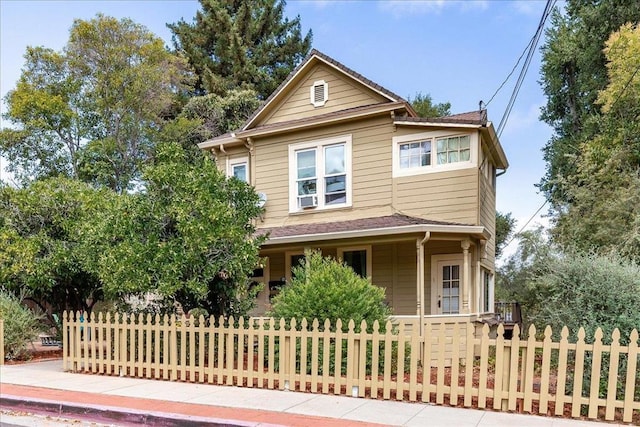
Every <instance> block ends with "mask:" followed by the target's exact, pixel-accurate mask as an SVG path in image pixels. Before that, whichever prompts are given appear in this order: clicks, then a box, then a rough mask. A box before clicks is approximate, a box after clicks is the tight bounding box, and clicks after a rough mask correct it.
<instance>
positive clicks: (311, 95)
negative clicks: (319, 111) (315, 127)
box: [309, 80, 329, 107]
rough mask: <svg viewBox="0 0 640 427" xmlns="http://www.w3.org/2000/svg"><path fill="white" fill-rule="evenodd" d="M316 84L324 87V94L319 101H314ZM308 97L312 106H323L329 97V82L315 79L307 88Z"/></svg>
mask: <svg viewBox="0 0 640 427" xmlns="http://www.w3.org/2000/svg"><path fill="white" fill-rule="evenodd" d="M317 86H322V87H324V95H323V97H322V101H320V102H317V101H316V96H315V95H316V93H315V92H316V87H317ZM309 98H310V101H311V104H313V106H314V107H323V106H324V104H326V103H327V100H328V99H329V83H327V82H325V81H324V80H316V81H315V82H313V84H312V85H311V88H309Z"/></svg>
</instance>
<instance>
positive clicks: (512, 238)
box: [502, 63, 640, 249]
mask: <svg viewBox="0 0 640 427" xmlns="http://www.w3.org/2000/svg"><path fill="white" fill-rule="evenodd" d="M638 72H640V63H639V64H638V66H637V67H636V69H635V70H634V71H633V73H632V74H631V77H629V80H627V82H626V83H625V85H624V87H623V88H622V90H621V91H620V93H618V96H616V99H615V101H613V103H612V104H611V107H610V109H611V110H612V109H613V107H615V105H616V104H617V103H618V101H619V100H620V98H622V95H624V93H625V92H626V91H627V89H628V88H629V85H630V84H631V82H632V81H633V79H634V78H635V76H636V74H638ZM577 161H578V157H577V156H576V157H574V159H573V162H572V167H573V166H575V164H576V163H577ZM548 202H549V201H548V200H546V199H545V201H544V202H543V203H542V205H540V207H539V208H538V210H537V211H536V212H535V213H534V214H533V215H531V217H530V218H529V219H528V220H527V222H526V223H525V224H524V225H523V226H522V227H520V230H519V231H518V232H517V233H514V234H513V236H512V237H511V239H509V241H508V242H507V243H505V244H504V246H503V247H502V248H503V249H504V248H506V247H507V246H509V245H510V244H511V242H513V241H514V240H515V239H516V238H517V237H518V235H520V233H522V232H523V231H524V229H525V228H526V227H527V225H529V223H530V222H531V221H532V220H533V218H535V217H536V215H538V213H539V212H540V211H541V210H542V208H543V207H545V206H546V204H547V203H548Z"/></svg>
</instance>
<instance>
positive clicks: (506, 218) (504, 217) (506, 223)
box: [496, 211, 516, 258]
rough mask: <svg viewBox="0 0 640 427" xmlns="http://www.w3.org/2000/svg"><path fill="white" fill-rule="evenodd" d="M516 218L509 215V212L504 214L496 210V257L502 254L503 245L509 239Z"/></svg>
mask: <svg viewBox="0 0 640 427" xmlns="http://www.w3.org/2000/svg"><path fill="white" fill-rule="evenodd" d="M515 225H516V219H515V218H513V217H512V216H511V212H508V213H506V214H504V213H502V212H497V211H496V258H499V257H500V255H501V254H502V249H504V245H505V244H507V242H508V241H509V240H510V239H511V236H512V235H513V228H514V227H515Z"/></svg>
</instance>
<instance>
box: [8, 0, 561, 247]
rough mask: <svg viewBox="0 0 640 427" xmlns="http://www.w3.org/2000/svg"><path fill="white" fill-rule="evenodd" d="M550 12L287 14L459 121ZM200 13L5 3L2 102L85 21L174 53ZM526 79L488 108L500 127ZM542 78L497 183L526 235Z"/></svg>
mask: <svg viewBox="0 0 640 427" xmlns="http://www.w3.org/2000/svg"><path fill="white" fill-rule="evenodd" d="M544 7H545V1H542V0H524V1H507V0H494V1H480V0H477V1H474V0H469V1H453V0H430V1H373V0H370V1H294V0H290V1H289V2H288V3H287V6H286V14H287V16H289V17H295V16H296V15H300V18H301V22H302V26H303V29H304V31H305V32H306V31H307V30H309V29H311V30H313V47H315V48H316V49H318V50H320V51H322V52H323V53H325V54H327V55H329V56H331V57H333V58H335V59H336V60H338V61H340V62H342V63H343V64H344V65H346V66H348V67H350V68H352V69H354V70H355V71H357V72H359V73H361V74H362V75H364V76H365V77H367V78H369V79H371V80H373V81H374V82H376V83H378V84H380V85H382V86H384V87H386V88H387V89H389V90H391V91H393V92H395V93H397V94H398V95H401V96H404V97H413V96H415V95H416V93H418V92H422V93H423V94H430V95H431V96H432V98H433V99H434V101H436V102H444V101H448V102H451V110H452V112H453V113H459V112H465V111H472V110H475V109H477V108H478V103H479V101H480V100H483V101H484V102H485V103H486V102H487V101H488V100H489V99H490V98H491V96H492V95H493V93H494V92H495V91H496V89H497V88H498V87H499V86H500V84H501V83H502V81H503V80H504V79H505V78H506V77H507V75H508V74H509V72H510V71H511V70H512V68H513V67H514V65H515V63H516V61H517V59H518V58H519V57H520V55H521V54H522V52H523V50H524V48H525V47H526V46H527V44H528V43H529V41H530V39H531V37H532V36H533V34H534V33H535V30H536V28H537V26H538V22H539V20H540V16H541V14H542V11H543V10H544ZM198 9H199V3H198V2H197V1H190V0H178V1H172V0H164V1H156V0H146V1H132V0H128V1H113V0H111V1H106V0H105V1H54V0H51V1H19V0H0V92H1V94H2V97H4V96H5V94H6V93H7V91H9V90H11V89H13V88H14V86H15V83H16V81H17V79H18V78H19V76H20V70H21V67H22V65H23V58H22V55H23V54H24V52H25V49H26V47H27V46H46V47H50V48H53V49H56V50H59V49H61V48H62V47H63V46H64V44H65V43H66V41H67V39H68V36H69V28H70V27H71V24H72V23H73V20H74V19H76V18H80V19H90V18H92V17H94V16H95V15H96V13H99V12H100V13H103V14H105V15H110V16H115V17H117V18H123V17H129V18H131V19H132V20H134V21H135V22H137V23H140V24H142V25H145V26H146V27H147V28H149V29H150V30H151V31H152V32H154V33H155V34H156V35H158V36H160V37H162V38H163V39H164V40H166V42H167V44H170V41H171V33H170V31H169V30H168V29H167V27H166V23H171V22H176V21H178V20H179V19H180V18H184V19H185V20H187V21H191V19H192V18H193V16H194V15H195V12H196V11H197V10H198ZM543 41H544V40H543V39H541V42H540V43H541V44H542V42H543ZM518 72H519V68H518V70H516V72H515V73H514V75H513V76H512V77H511V79H510V80H509V81H508V82H507V84H506V85H505V86H504V88H503V89H502V90H501V91H500V92H499V93H498V95H497V96H496V97H495V99H494V100H493V101H492V102H491V103H490V104H489V106H488V112H489V119H490V120H492V121H493V122H494V126H496V127H497V126H498V123H499V122H500V119H501V118H502V115H503V113H504V110H505V107H506V105H507V103H508V100H509V97H510V96H511V92H512V90H513V87H514V84H515V81H516V78H517V75H518ZM539 79H540V52H539V49H538V50H537V51H536V54H535V55H534V57H533V60H532V62H531V65H530V68H529V71H528V74H527V77H526V79H525V81H524V83H523V85H522V88H521V90H520V93H519V96H518V98H517V100H516V103H515V105H514V107H513V111H512V113H511V115H510V116H509V120H508V121H507V125H506V127H505V129H504V132H503V133H502V136H501V142H502V145H503V147H504V149H505V152H506V154H507V157H508V159H509V162H510V167H509V170H508V171H507V173H506V174H505V175H503V176H501V177H500V178H498V198H497V205H498V210H500V211H502V212H512V214H513V216H514V217H515V218H516V219H517V220H518V228H519V227H520V226H523V225H524V223H525V222H526V221H527V220H528V219H529V218H530V217H531V216H532V215H533V214H534V212H535V211H536V210H537V209H538V208H539V207H540V205H541V204H542V203H543V201H544V199H543V197H542V196H541V195H540V194H539V193H538V191H537V189H536V187H535V186H534V184H536V183H538V182H539V180H540V178H541V177H542V176H543V175H544V161H543V160H542V152H541V148H542V147H543V146H544V144H545V143H546V142H547V141H548V140H549V138H550V136H551V129H550V128H549V127H548V126H547V125H545V124H544V123H541V122H540V121H539V120H538V116H539V114H540V107H542V106H543V105H544V103H545V98H544V94H543V93H542V89H541V87H540V85H539V83H538V80H539ZM4 110H5V108H4V105H3V106H2V111H3V112H4ZM2 125H3V126H7V125H8V124H7V123H5V122H4V121H3V124H2ZM3 164H4V161H3ZM2 178H3V179H7V174H6V173H3V175H2ZM545 212H546V209H543V210H542V212H541V213H542V214H544V213H545ZM536 223H543V224H544V223H546V221H545V219H544V218H540V215H538V216H537V217H536V218H535V219H534V220H533V221H532V222H531V224H530V225H529V227H531V226H533V225H534V224H536ZM510 249H511V250H513V248H510ZM508 252H510V250H509V251H508Z"/></svg>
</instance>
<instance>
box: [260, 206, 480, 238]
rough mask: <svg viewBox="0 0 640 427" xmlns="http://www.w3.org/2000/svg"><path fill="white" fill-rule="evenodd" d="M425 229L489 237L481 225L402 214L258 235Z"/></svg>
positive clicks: (322, 235)
mask: <svg viewBox="0 0 640 427" xmlns="http://www.w3.org/2000/svg"><path fill="white" fill-rule="evenodd" d="M425 232H435V233H453V234H464V235H473V236H476V237H480V238H484V239H489V237H490V236H489V235H488V233H487V231H486V229H485V228H484V227H483V226H478V225H468V224H461V223H455V222H445V221H434V220H429V219H423V218H416V217H412V216H408V215H402V214H393V215H387V216H379V217H374V218H362V219H353V220H348V221H333V222H325V223H317V224H296V225H285V226H282V227H272V228H261V229H258V230H257V233H258V234H259V235H265V234H267V233H268V234H269V239H268V240H267V241H266V242H264V243H263V246H267V245H277V244H284V243H303V242H312V241H319V240H335V239H347V238H356V237H375V236H389V235H394V234H407V233H425Z"/></svg>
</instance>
